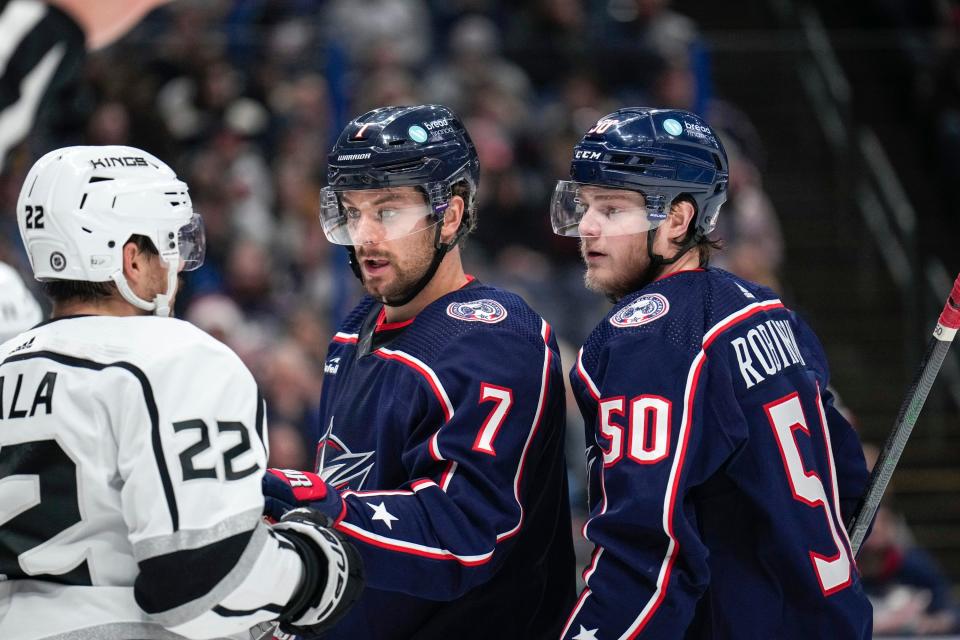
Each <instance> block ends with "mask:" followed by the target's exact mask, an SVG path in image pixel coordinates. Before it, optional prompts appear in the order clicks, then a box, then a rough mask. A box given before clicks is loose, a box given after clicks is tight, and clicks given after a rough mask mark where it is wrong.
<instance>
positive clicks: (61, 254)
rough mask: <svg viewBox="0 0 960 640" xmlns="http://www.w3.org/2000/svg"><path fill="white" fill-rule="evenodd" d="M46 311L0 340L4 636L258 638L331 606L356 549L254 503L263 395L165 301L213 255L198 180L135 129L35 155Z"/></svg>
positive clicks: (351, 581) (322, 616)
mask: <svg viewBox="0 0 960 640" xmlns="http://www.w3.org/2000/svg"><path fill="white" fill-rule="evenodd" d="M17 220H18V222H19V226H20V234H21V237H22V238H23V242H24V245H25V246H26V249H27V253H28V254H29V257H30V263H31V266H32V268H33V273H34V275H35V276H36V278H37V279H38V280H40V281H41V282H43V286H44V289H45V291H46V293H47V294H48V295H49V297H50V298H51V300H52V301H53V317H52V319H51V320H50V321H49V322H46V323H44V324H41V325H39V326H37V327H35V328H33V329H30V330H28V331H25V332H23V333H21V334H20V335H19V336H17V337H16V338H13V339H11V340H9V341H7V342H6V343H4V344H3V345H2V346H0V574H3V575H2V582H0V638H5V639H14V638H15V639H17V640H40V639H42V638H57V639H58V640H71V639H76V640H80V639H87V638H117V639H122V640H129V639H134V638H136V639H157V640H175V639H176V638H183V637H187V638H222V637H225V636H228V635H230V634H241V635H239V636H237V637H243V638H250V637H251V636H250V635H249V633H248V632H247V629H249V628H250V627H253V626H254V625H257V624H258V623H262V622H264V621H269V620H274V619H279V621H280V622H281V625H282V627H283V628H285V629H287V630H290V631H304V632H310V631H319V630H322V629H323V628H324V627H325V626H326V625H329V624H331V623H333V622H335V621H336V620H337V618H338V617H340V616H341V615H342V614H343V613H344V612H345V611H346V609H347V608H348V607H349V605H350V602H351V601H352V600H353V599H355V597H356V594H357V593H358V591H359V590H360V589H361V587H362V577H361V573H360V561H359V558H358V557H357V555H356V552H355V551H354V550H353V549H352V548H351V545H350V543H349V542H346V541H345V540H344V539H343V538H342V536H341V535H340V534H339V533H337V532H335V531H334V530H332V529H330V528H328V526H326V525H327V524H328V522H329V521H328V520H327V519H326V518H325V517H324V516H323V515H322V514H320V513H317V512H311V511H309V510H306V509H300V510H297V511H294V512H291V513H290V514H288V515H287V516H286V517H285V518H284V519H283V521H281V522H279V523H277V524H276V525H274V526H268V525H266V524H264V523H263V521H262V520H261V511H262V509H263V497H262V494H261V491H260V485H261V476H262V475H263V474H264V472H265V469H266V460H267V451H266V444H265V443H266V424H265V420H264V405H263V401H262V399H261V398H260V395H259V393H258V391H257V386H256V384H255V383H254V380H253V377H252V376H251V374H250V372H249V371H248V370H247V368H246V367H245V366H244V365H243V364H242V363H241V361H240V359H239V358H238V357H237V356H236V355H235V354H234V353H233V352H232V351H230V350H229V349H228V348H226V347H225V346H224V345H223V344H221V343H220V342H218V341H216V340H214V339H213V338H211V337H209V336H208V335H206V334H204V333H203V332H201V331H200V330H199V329H196V328H195V327H193V326H192V325H190V324H187V323H185V322H182V321H180V320H176V319H173V318H170V317H166V316H168V315H169V313H170V309H171V308H172V306H173V301H174V296H175V295H176V290H177V277H178V273H179V272H180V271H181V270H185V271H189V270H191V269H194V268H196V267H197V266H199V265H200V264H201V263H202V261H203V257H204V236H203V227H202V224H201V222H200V218H199V216H198V215H197V214H195V213H194V212H193V209H192V205H191V202H190V197H189V196H188V194H187V186H186V185H185V184H184V183H183V182H181V181H179V180H177V178H176V176H175V175H174V173H173V171H172V170H170V168H169V167H167V166H166V165H165V164H164V163H163V162H161V161H160V160H158V159H157V158H155V157H153V156H152V155H150V154H148V153H145V152H143V151H140V150H138V149H133V148H129V147H69V148H65V149H60V150H57V151H53V152H51V153H49V154H47V155H45V156H44V157H43V158H41V159H40V160H38V161H37V163H36V164H35V165H34V166H33V168H32V170H31V171H30V173H29V174H28V176H27V179H26V182H25V183H24V185H23V189H22V191H21V193H20V198H19V201H18V203H17Z"/></svg>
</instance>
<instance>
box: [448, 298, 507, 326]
mask: <svg viewBox="0 0 960 640" xmlns="http://www.w3.org/2000/svg"><path fill="white" fill-rule="evenodd" d="M447 315H448V316H450V317H451V318H456V319H457V320H464V321H466V322H484V323H486V324H496V323H497V322H502V321H503V319H504V318H506V317H507V310H506V309H504V308H503V305H502V304H500V303H499V302H497V301H496V300H488V299H483V300H471V301H470V302H453V303H451V304H450V306H448V307H447Z"/></svg>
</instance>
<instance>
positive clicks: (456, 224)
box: [440, 196, 465, 242]
mask: <svg viewBox="0 0 960 640" xmlns="http://www.w3.org/2000/svg"><path fill="white" fill-rule="evenodd" d="M464 206H465V203H464V201H463V198H461V197H460V196H453V197H451V198H450V204H449V205H447V210H446V211H444V212H443V228H442V229H441V230H440V238H441V239H442V240H443V241H444V242H450V241H451V240H453V237H454V235H455V234H456V233H457V229H459V228H460V223H461V222H462V221H463V209H464Z"/></svg>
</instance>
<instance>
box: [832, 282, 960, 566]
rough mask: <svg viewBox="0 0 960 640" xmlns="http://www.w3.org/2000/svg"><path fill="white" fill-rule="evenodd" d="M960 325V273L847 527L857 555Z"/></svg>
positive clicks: (854, 553) (851, 544)
mask: <svg viewBox="0 0 960 640" xmlns="http://www.w3.org/2000/svg"><path fill="white" fill-rule="evenodd" d="M958 328H960V276H958V277H957V280H956V281H955V282H954V283H953V290H952V291H951V292H950V297H949V298H948V299H947V303H946V305H945V306H944V308H943V312H942V313H941V314H940V318H939V320H938V322H937V327H936V329H934V331H933V336H932V337H931V338H930V342H929V344H928V345H927V351H926V353H925V354H924V356H923V360H922V361H921V362H920V369H919V371H917V374H916V375H915V376H914V379H913V382H912V383H911V385H910V389H909V390H908V391H907V396H906V397H905V398H904V399H903V404H902V405H900V411H899V413H898V414H897V419H896V421H895V422H894V425H893V429H892V430H891V431H890V435H889V436H887V441H886V443H884V445H883V451H881V452H880V457H879V458H877V462H876V464H875V465H874V466H873V473H871V474H870V480H869V482H868V483H867V490H866V492H865V493H864V495H863V498H861V500H860V504H859V506H858V507H857V511H856V513H855V514H854V516H853V518H852V519H851V520H850V524H849V526H848V527H847V530H848V531H849V532H850V546H851V547H852V551H853V555H854V557H856V555H857V553H858V552H859V551H860V546H861V545H862V544H863V539H864V537H865V536H866V534H867V529H868V528H869V527H870V523H871V522H873V516H874V515H875V514H876V513H877V508H878V507H879V506H880V500H881V499H882V498H883V494H884V492H885V491H886V490H887V485H889V484H890V478H892V477H893V472H894V470H895V469H896V468H897V463H898V462H900V455H901V454H902V453H903V449H904V447H905V446H906V444H907V440H909V439H910V434H911V433H913V427H914V425H915V424H916V423H917V418H918V417H920V410H921V409H923V403H924V402H926V400H927V395H929V393H930V388H931V387H932V386H933V382H934V380H936V378H937V374H938V373H939V372H940V367H941V366H942V365H943V360H944V358H946V356H947V351H949V350H950V344H951V343H952V341H953V338H954V336H955V335H956V333H957V329H958Z"/></svg>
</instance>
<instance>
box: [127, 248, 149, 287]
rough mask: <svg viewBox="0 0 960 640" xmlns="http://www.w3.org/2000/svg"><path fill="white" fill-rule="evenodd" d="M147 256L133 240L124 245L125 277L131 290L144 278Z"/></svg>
mask: <svg viewBox="0 0 960 640" xmlns="http://www.w3.org/2000/svg"><path fill="white" fill-rule="evenodd" d="M146 258H147V255H146V253H144V252H143V251H141V250H140V247H138V246H137V243H136V242H134V241H133V240H132V239H131V240H127V242H126V243H125V244H124V245H123V275H124V277H126V279H127V282H128V283H130V286H131V288H132V287H134V286H135V285H136V283H137V282H139V281H140V280H142V279H143V278H144V274H145V273H146V271H145V270H146V266H147V265H146Z"/></svg>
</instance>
